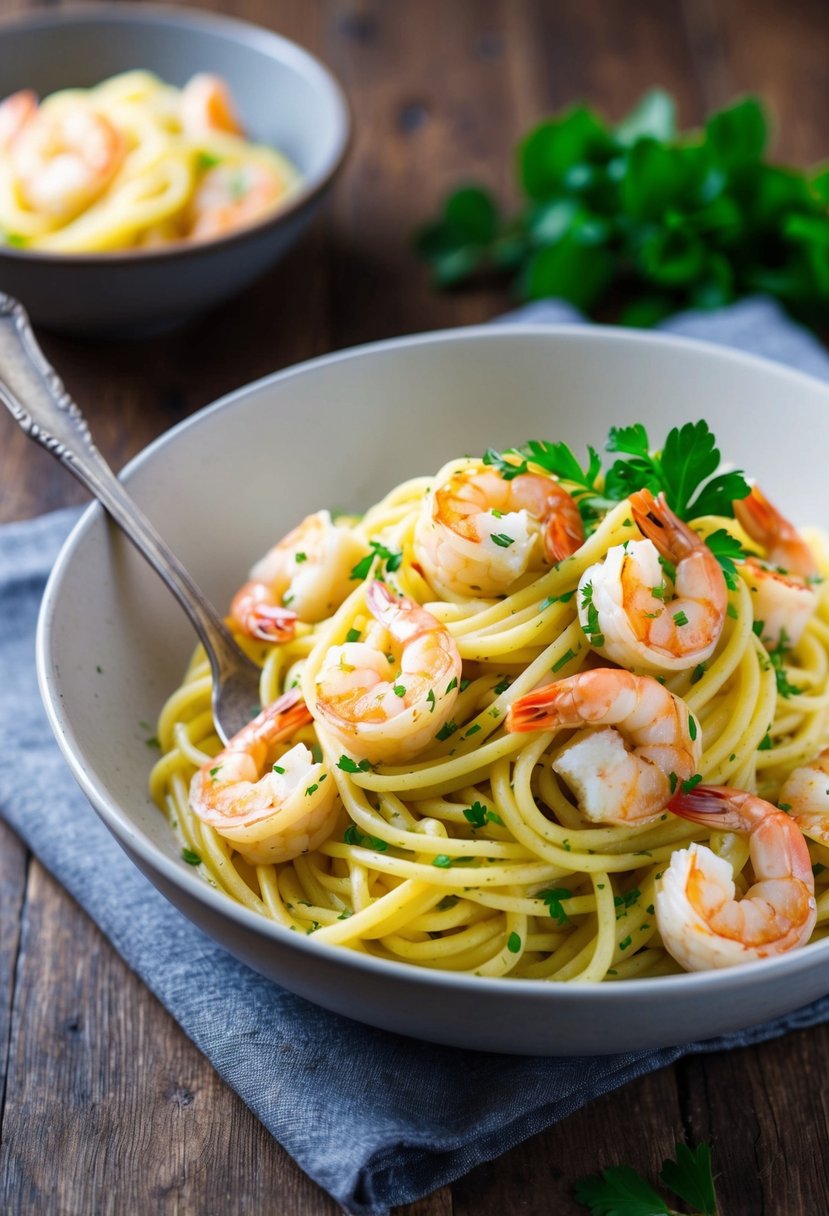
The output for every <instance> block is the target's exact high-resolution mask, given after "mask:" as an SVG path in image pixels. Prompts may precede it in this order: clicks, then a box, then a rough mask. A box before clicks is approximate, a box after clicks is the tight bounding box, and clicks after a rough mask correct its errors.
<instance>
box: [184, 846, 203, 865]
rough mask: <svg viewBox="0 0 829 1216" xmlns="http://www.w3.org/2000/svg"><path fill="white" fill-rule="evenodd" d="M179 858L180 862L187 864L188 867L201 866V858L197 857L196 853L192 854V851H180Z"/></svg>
mask: <svg viewBox="0 0 829 1216" xmlns="http://www.w3.org/2000/svg"><path fill="white" fill-rule="evenodd" d="M181 858H182V861H186V862H187V864H188V866H200V865H201V857H199V855H198V853H194V852H193V850H192V849H182V850H181Z"/></svg>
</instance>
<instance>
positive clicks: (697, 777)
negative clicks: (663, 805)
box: [680, 773, 702, 794]
mask: <svg viewBox="0 0 829 1216" xmlns="http://www.w3.org/2000/svg"><path fill="white" fill-rule="evenodd" d="M701 781H702V773H694V775H693V777H689V778H688V780H687V781H683V782H682V785H681V787H680V788H681V790H682V792H683V794H690V792H691V790H693V789H696V787H697V786H698V785H699V783H700V782H701Z"/></svg>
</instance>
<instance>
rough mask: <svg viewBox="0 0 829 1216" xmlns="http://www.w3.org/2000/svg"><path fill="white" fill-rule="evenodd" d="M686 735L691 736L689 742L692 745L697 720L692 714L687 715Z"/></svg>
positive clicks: (695, 733)
mask: <svg viewBox="0 0 829 1216" xmlns="http://www.w3.org/2000/svg"><path fill="white" fill-rule="evenodd" d="M688 734H689V735H690V736H691V742H692V743H693V742H694V740H695V739H696V737H697V720H696V718H695V717H694V715H693V714H689V715H688Z"/></svg>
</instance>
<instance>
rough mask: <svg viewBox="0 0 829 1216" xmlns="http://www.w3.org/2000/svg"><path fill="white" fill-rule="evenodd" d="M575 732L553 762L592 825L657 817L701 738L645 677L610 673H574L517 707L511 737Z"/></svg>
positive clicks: (686, 772) (675, 700)
mask: <svg viewBox="0 0 829 1216" xmlns="http://www.w3.org/2000/svg"><path fill="white" fill-rule="evenodd" d="M564 727H577V728H589V729H582V730H581V731H580V733H579V734H577V735H576V736H575V737H574V738H573V739H572V740H571V741H570V742H568V743H567V744H565V746H564V747H563V748H562V749H561V751H560V752H559V753H558V755H557V756H556V758H555V760H554V761H553V768H554V770H555V771H556V772H557V773H558V774H559V775H560V776H561V777H563V778H564V779H565V781H566V782H567V784H568V785H569V786H570V788H571V790H572V791H573V793H574V794H575V795H576V797H577V800H578V805H579V809H580V810H581V811H582V813H583V814H584V815H585V816H586V817H587V818H588V819H589V820H591V821H592V822H595V823H613V824H626V823H645V822H648V821H649V820H652V819H655V818H656V817H657V816H658V815H659V814H661V812H662V811H663V810H664V807H665V804H666V803H667V801H668V799H669V798H670V795H671V789H672V785H675V784H676V782H677V780H681V781H687V780H688V779H689V778H690V777H691V776H692V775H693V774H694V773H695V772H696V768H697V765H698V763H699V759H700V755H701V751H702V739H701V731H700V728H699V726H698V725H697V723H696V720H693V724H692V718H691V715H690V713H689V711H688V707H687V706H686V704H685V702H684V701H682V700H680V698H679V697H675V696H674V695H673V693H671V692H669V691H668V689H667V688H665V687H664V686H663V685H662V684H660V683H659V681H658V680H655V679H653V678H652V677H651V676H637V675H633V674H632V673H631V672H629V671H622V670H619V669H617V668H610V667H597V668H594V669H593V670H590V671H581V672H578V673H577V674H576V675H574V676H568V677H567V678H566V679H564V680H558V681H556V683H554V684H548V685H547V686H546V687H545V688H539V689H537V690H536V691H535V692H531V693H528V694H527V695H526V696H524V697H521V698H520V699H519V700H517V701H516V702H515V703H514V704H513V705H512V706H511V708H510V709H509V711H508V713H507V719H506V728H507V730H510V731H530V730H558V729H560V728H564Z"/></svg>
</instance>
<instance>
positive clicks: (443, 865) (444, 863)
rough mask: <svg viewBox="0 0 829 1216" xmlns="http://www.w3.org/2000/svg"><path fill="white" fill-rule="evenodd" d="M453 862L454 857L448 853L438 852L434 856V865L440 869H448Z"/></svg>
mask: <svg viewBox="0 0 829 1216" xmlns="http://www.w3.org/2000/svg"><path fill="white" fill-rule="evenodd" d="M451 864H452V858H451V857H449V856H448V855H447V854H446V853H438V854H437V855H436V856H435V857H433V858H432V865H433V866H437V867H438V869H439V870H448V869H449V867H450V866H451Z"/></svg>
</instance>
